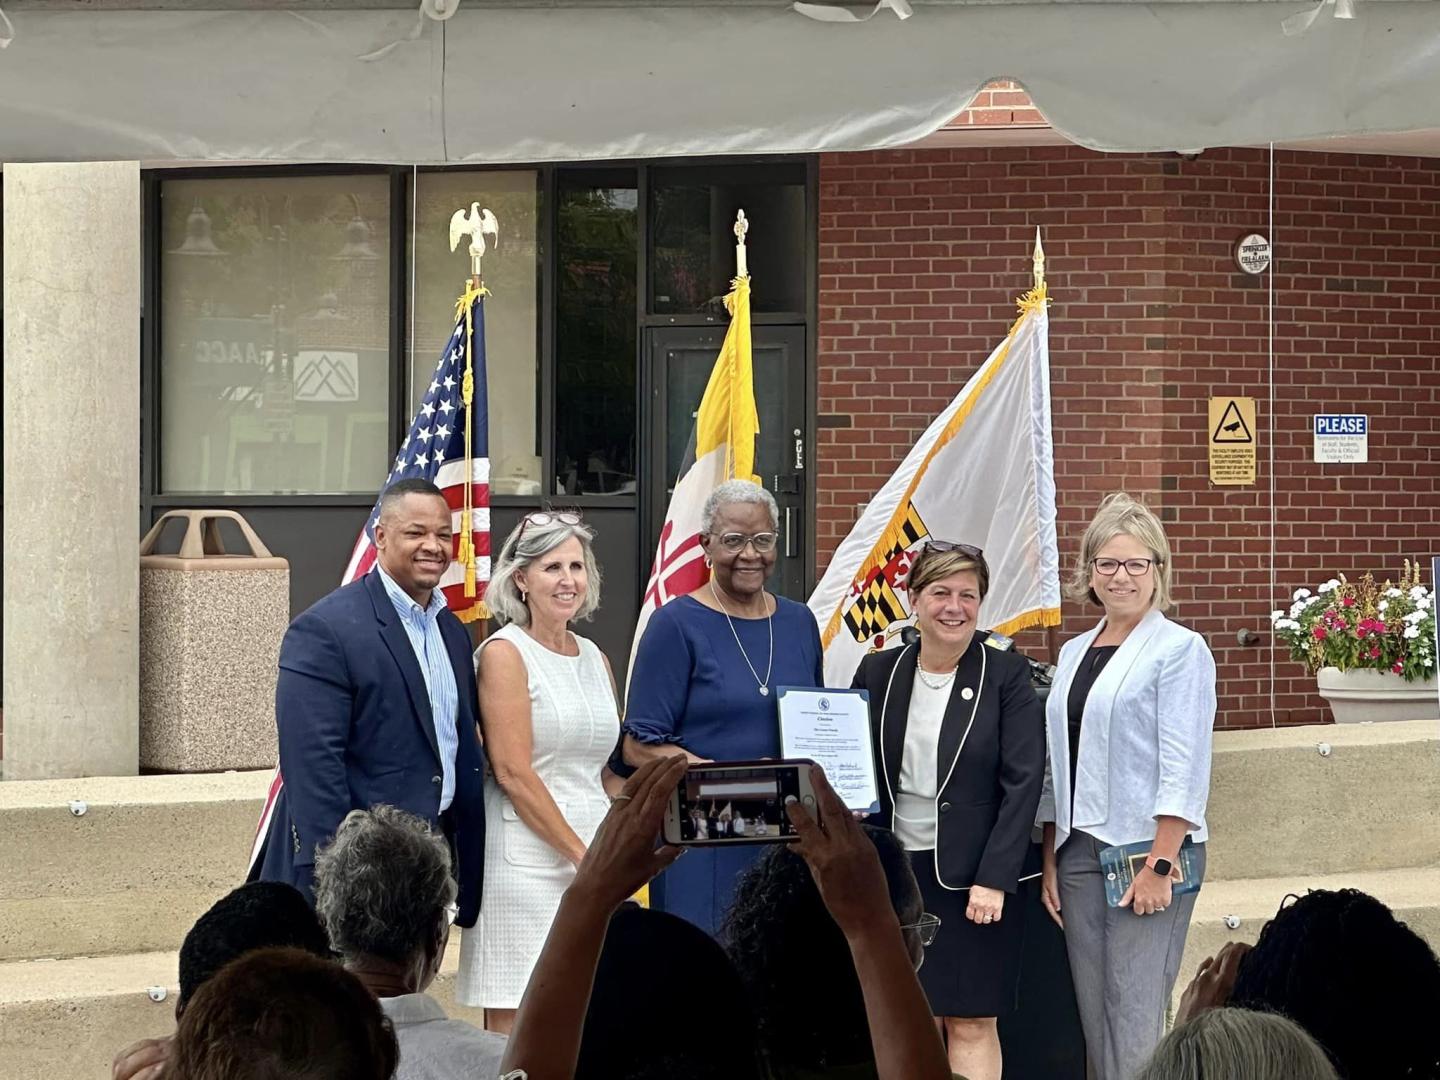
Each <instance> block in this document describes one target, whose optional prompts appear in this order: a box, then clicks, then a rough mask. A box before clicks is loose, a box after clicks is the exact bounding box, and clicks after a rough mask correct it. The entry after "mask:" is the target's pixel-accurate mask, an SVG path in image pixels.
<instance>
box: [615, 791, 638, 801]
mask: <svg viewBox="0 0 1440 1080" xmlns="http://www.w3.org/2000/svg"><path fill="white" fill-rule="evenodd" d="M633 798H635V796H634V795H626V794H625V793H624V792H623V791H622V792H621V793H620V794H619V795H616V796H615V797H614V798H613V799H611V800H610V801H611V802H629V801H630V800H631V799H633Z"/></svg>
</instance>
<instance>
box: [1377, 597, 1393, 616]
mask: <svg viewBox="0 0 1440 1080" xmlns="http://www.w3.org/2000/svg"><path fill="white" fill-rule="evenodd" d="M1389 606H1390V601H1389V600H1381V601H1380V603H1378V604H1376V605H1375V610H1376V611H1378V612H1380V613H1381V614H1382V615H1383V614H1384V613H1385V609H1386V608H1388V607H1389Z"/></svg>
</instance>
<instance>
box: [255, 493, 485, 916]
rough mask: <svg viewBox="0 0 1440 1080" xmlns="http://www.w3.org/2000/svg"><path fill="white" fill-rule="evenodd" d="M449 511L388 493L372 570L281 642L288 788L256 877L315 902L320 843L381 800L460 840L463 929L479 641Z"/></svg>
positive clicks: (478, 764) (471, 853)
mask: <svg viewBox="0 0 1440 1080" xmlns="http://www.w3.org/2000/svg"><path fill="white" fill-rule="evenodd" d="M451 520H452V519H451V511H450V507H449V505H448V504H447V502H446V501H445V496H444V495H442V494H441V492H440V489H439V488H437V487H435V485H433V484H431V483H430V482H429V481H427V480H419V479H414V480H401V481H399V482H398V483H395V484H392V485H391V486H390V487H389V488H387V489H386V490H385V492H384V493H383V494H382V495H381V498H380V517H379V522H378V524H377V525H376V527H375V548H376V551H377V561H376V566H375V569H373V570H371V571H370V573H368V574H366V575H365V576H364V577H362V578H361V579H359V580H358V581H354V582H351V583H350V584H349V585H345V586H343V587H341V588H339V589H336V590H335V591H334V592H332V593H331V594H330V595H329V596H327V597H325V598H324V599H322V600H320V601H319V602H318V603H316V604H315V605H314V606H313V607H311V608H310V609H309V610H307V611H305V612H304V613H303V614H301V615H300V616H299V617H298V618H296V619H295V621H294V622H292V623H291V624H290V629H289V630H288V631H286V634H285V640H284V642H283V643H282V644H281V646H280V678H279V683H278V685H277V687H276V690H275V724H276V727H277V729H278V731H279V736H280V772H281V774H282V775H283V777H284V786H283V788H282V790H281V792H280V795H279V797H278V799H277V801H276V804H275V808H274V813H273V815H272V817H271V820H270V827H269V831H268V833H267V836H266V839H265V847H264V851H263V852H262V853H261V855H260V857H259V858H258V859H257V860H256V862H255V867H256V869H255V870H253V871H252V877H258V878H260V879H262V880H267V881H285V882H289V883H290V884H292V885H294V886H295V887H296V888H298V889H300V891H301V892H303V893H305V895H306V896H308V897H309V898H310V901H311V903H312V904H313V903H314V891H313V885H312V881H313V876H314V865H315V849H316V848H317V847H323V846H324V845H325V844H326V843H327V842H328V841H329V840H330V838H331V837H332V836H334V834H335V830H336V829H337V828H338V827H339V825H340V822H341V821H342V820H344V818H345V815H346V814H348V813H349V812H350V811H351V810H359V809H368V808H369V807H372V806H375V805H377V804H379V803H388V804H389V805H391V806H398V807H399V808H400V809H402V810H408V811H409V812H410V813H412V814H415V815H416V816H418V817H420V818H422V819H424V820H425V821H428V822H429V823H430V824H431V826H432V827H434V828H436V829H437V830H439V831H441V832H443V833H444V835H445V836H446V838H447V839H448V840H449V841H450V847H451V851H452V853H453V856H454V861H455V865H454V871H455V877H456V880H457V881H458V882H459V885H460V895H459V908H460V910H459V914H458V916H457V918H456V922H457V923H459V925H460V926H462V927H469V926H473V925H474V924H475V920H476V918H477V917H478V915H479V913H480V887H481V873H482V871H483V869H484V865H485V799H484V789H483V784H482V781H483V779H484V768H485V758H484V753H483V751H482V750H481V748H480V739H479V735H478V729H477V726H476V720H477V717H476V708H477V699H476V694H475V669H474V667H473V666H472V664H471V660H470V656H471V646H470V638H469V635H468V634H467V633H466V632H465V628H464V627H463V626H462V625H461V623H460V620H459V619H457V618H456V617H455V615H454V613H452V612H451V611H449V610H448V609H447V608H446V607H445V597H444V594H443V593H442V592H441V591H440V587H439V586H440V579H441V576H442V575H443V574H444V573H445V571H446V569H447V568H448V567H449V565H450V559H451V552H452V525H451Z"/></svg>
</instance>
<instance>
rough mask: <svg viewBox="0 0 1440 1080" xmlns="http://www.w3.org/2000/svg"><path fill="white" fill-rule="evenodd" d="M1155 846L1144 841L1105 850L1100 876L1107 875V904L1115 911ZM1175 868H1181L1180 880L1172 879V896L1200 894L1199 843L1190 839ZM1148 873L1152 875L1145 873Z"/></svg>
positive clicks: (1186, 838) (1181, 851) (1188, 838)
mask: <svg viewBox="0 0 1440 1080" xmlns="http://www.w3.org/2000/svg"><path fill="white" fill-rule="evenodd" d="M1153 846H1154V844H1153V842H1152V841H1150V840H1141V841H1140V842H1139V843H1135V844H1121V845H1117V846H1115V847H1107V848H1104V849H1102V850H1101V852H1100V872H1101V873H1102V874H1104V875H1105V902H1106V903H1107V904H1109V905H1110V906H1111V907H1119V906H1120V901H1121V900H1122V899H1124V897H1125V892H1126V890H1127V889H1129V888H1130V883H1131V882H1132V881H1134V880H1135V875H1136V874H1138V873H1140V871H1141V870H1144V867H1145V860H1146V858H1147V857H1148V856H1149V855H1150V849H1151V847H1153ZM1175 865H1176V866H1178V867H1179V868H1180V880H1179V881H1175V880H1173V878H1172V880H1171V884H1170V892H1171V895H1173V896H1183V895H1184V894H1185V893H1192V892H1199V891H1200V868H1199V867H1198V866H1197V865H1196V863H1195V842H1194V841H1193V840H1192V839H1191V838H1190V837H1188V836H1187V837H1185V842H1184V843H1183V844H1181V845H1180V854H1179V856H1178V857H1177V858H1176V859H1175ZM1145 873H1147V874H1148V873H1150V871H1149V870H1145Z"/></svg>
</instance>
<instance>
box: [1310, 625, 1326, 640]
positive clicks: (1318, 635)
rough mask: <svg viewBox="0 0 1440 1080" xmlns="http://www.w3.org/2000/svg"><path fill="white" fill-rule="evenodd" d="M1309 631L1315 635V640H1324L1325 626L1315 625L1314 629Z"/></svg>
mask: <svg viewBox="0 0 1440 1080" xmlns="http://www.w3.org/2000/svg"><path fill="white" fill-rule="evenodd" d="M1310 632H1311V633H1312V634H1314V635H1315V640H1316V641H1324V640H1325V627H1323V626H1317V627H1315V629H1314V630H1312V631H1310Z"/></svg>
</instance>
